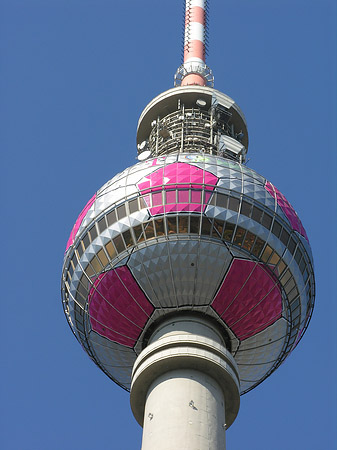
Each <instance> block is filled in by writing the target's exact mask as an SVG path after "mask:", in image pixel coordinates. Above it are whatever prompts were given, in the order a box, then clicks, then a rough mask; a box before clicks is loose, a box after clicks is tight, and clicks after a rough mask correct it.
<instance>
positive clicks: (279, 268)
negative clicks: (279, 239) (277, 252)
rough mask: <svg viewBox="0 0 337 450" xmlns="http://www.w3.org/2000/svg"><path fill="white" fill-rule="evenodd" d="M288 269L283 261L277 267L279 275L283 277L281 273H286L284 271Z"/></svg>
mask: <svg viewBox="0 0 337 450" xmlns="http://www.w3.org/2000/svg"><path fill="white" fill-rule="evenodd" d="M286 267H287V266H286V265H285V264H284V262H283V260H282V259H281V260H280V263H279V265H278V266H277V271H278V274H279V275H281V273H282V272H283V271H284V269H285V268H286Z"/></svg>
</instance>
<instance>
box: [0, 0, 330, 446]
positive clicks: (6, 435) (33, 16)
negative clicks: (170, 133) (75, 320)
mask: <svg viewBox="0 0 337 450" xmlns="http://www.w3.org/2000/svg"><path fill="white" fill-rule="evenodd" d="M336 9H337V8H336V2H335V0H283V1H280V0H274V1H271V0H235V1H234V0H212V1H211V10H210V25H211V27H210V46H209V58H208V64H209V65H210V66H211V67H212V69H213V71H214V74H215V87H216V88H217V89H219V90H221V91H223V92H225V93H226V94H228V95H229V96H231V97H232V98H234V99H235V100H236V101H237V103H238V104H239V105H240V107H241V108H242V110H243V111H244V113H245V115H246V118H247V121H248V129H249V136H250V147H249V152H248V156H249V157H250V161H249V163H248V165H249V166H250V167H252V168H253V169H255V170H257V171H258V172H259V173H261V174H262V175H264V176H265V177H267V178H268V179H269V180H271V181H272V182H273V183H274V184H275V185H276V186H277V187H278V188H279V189H280V190H281V191H282V192H283V193H284V194H285V195H286V197H287V198H288V199H289V201H290V202H291V203H292V204H293V205H294V207H295V209H296V210H297V212H298V214H299V216H300V218H301V219H302V222H303V224H304V226H305V228H306V230H307V232H308V235H309V238H310V241H311V245H312V249H313V254H314V259H315V268H316V278H317V297H316V307H315V311H314V315H313V318H312V321H311V324H310V326H309V329H308V331H307V333H306V334H305V336H304V338H303V340H302V341H301V343H300V344H299V346H298V347H297V349H296V350H295V351H294V353H293V354H292V355H291V356H290V358H288V360H287V361H286V362H285V364H283V366H281V367H280V368H279V369H278V370H277V371H276V373H274V374H273V375H272V376H271V377H270V378H269V379H268V380H266V381H265V382H264V383H263V384H262V385H261V386H259V387H258V388H256V389H255V390H254V391H252V392H250V393H248V394H247V395H245V396H243V397H242V399H241V400H242V403H241V410H240V413H239V416H238V418H237V420H236V422H235V424H234V425H233V426H232V427H231V428H230V429H229V431H228V432H227V441H228V444H227V448H228V450H243V449H246V448H249V449H250V450H293V449H296V450H297V449H301V450H330V449H335V448H336V431H335V429H336V423H337V418H336V409H337V408H336V404H337V396H336V316H337V314H336V281H335V280H336V232H335V228H336V219H337V217H336V216H337V215H336V168H337V167H336V131H335V129H336V28H337V27H336V16H337V12H336ZM181 27H182V0H170V1H158V0H143V1H142V2H141V1H139V0H130V1H117V0H0V30H1V31H0V61H1V70H0V145H1V153H2V161H3V162H2V171H1V185H2V186H1V193H2V199H3V206H2V220H1V226H2V228H3V232H2V236H3V238H4V240H3V244H2V248H3V249H4V251H2V258H1V274H2V283H1V287H2V289H1V291H2V292H1V294H2V295H1V328H0V332H1V349H2V358H1V359H2V364H1V366H2V369H1V372H0V378H1V380H2V381H1V415H2V418H1V420H0V428H1V430H0V434H1V438H0V439H1V441H0V447H1V448H2V449H4V450H70V449H76V450H77V449H81V450H89V449H90V450H92V449H95V450H96V449H99V450H105V449H114V450H136V449H140V442H141V428H140V427H139V426H138V424H136V422H135V420H134V419H133V417H132V414H131V412H130V409H129V394H128V393H127V392H125V391H123V390H121V389H120V388H118V387H117V386H116V385H114V384H113V382H111V381H110V380H109V379H108V378H107V377H106V376H105V375H104V374H103V373H101V372H100V371H99V369H98V368H96V366H95V365H94V364H93V363H92V362H91V361H90V360H89V358H88V357H87V355H86V354H85V352H84V351H83V350H82V349H81V347H80V346H79V344H78V343H77V341H76V340H75V338H74V337H73V336H72V333H71V331H70V329H69V327H68V325H67V323H66V320H65V318H64V315H63V311H62V307H61V300H60V277H61V268H62V261H63V252H64V249H65V245H66V242H67V239H68V235H69V233H70V230H71V228H72V225H73V223H74V221H75V220H76V217H77V215H78V213H79V212H80V210H81V209H82V207H83V206H84V205H85V203H86V202H87V200H88V199H89V198H91V196H92V195H93V193H94V192H95V191H96V190H97V189H98V188H100V187H101V186H102V185H103V184H104V183H105V182H106V181H107V180H108V179H110V178H112V176H113V175H115V174H116V173H117V172H120V171H121V170H123V169H124V168H125V167H127V166H130V165H132V164H134V163H135V162H136V159H135V156H136V146H135V135H136V126H137V120H138V117H139V114H140V112H141V111H142V109H143V108H144V107H145V106H146V104H147V103H148V102H149V101H150V100H151V99H152V98H153V97H154V96H156V95H157V94H159V93H160V92H162V91H164V90H166V89H169V88H171V87H172V86H173V75H174V72H175V70H176V68H177V67H178V65H179V64H180V54H181V36H182V33H181Z"/></svg>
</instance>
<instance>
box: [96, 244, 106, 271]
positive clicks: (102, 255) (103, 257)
mask: <svg viewBox="0 0 337 450" xmlns="http://www.w3.org/2000/svg"><path fill="white" fill-rule="evenodd" d="M97 257H98V259H99V260H100V261H101V263H102V266H103V267H105V266H106V265H107V264H108V262H109V261H108V258H107V257H106V254H105V253H104V250H103V249H102V248H101V250H100V251H99V252H98V253H97Z"/></svg>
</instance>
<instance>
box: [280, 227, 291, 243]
mask: <svg viewBox="0 0 337 450" xmlns="http://www.w3.org/2000/svg"><path fill="white" fill-rule="evenodd" d="M280 239H281V242H283V244H284V245H287V244H288V241H289V233H288V231H287V230H285V229H284V228H283V229H282V232H281V236H280Z"/></svg>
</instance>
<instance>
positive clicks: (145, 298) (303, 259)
mask: <svg viewBox="0 0 337 450" xmlns="http://www.w3.org/2000/svg"><path fill="white" fill-rule="evenodd" d="M314 290H315V284H314V276H313V268H312V257H311V251H310V246H309V243H308V239H307V236H306V233H305V230H304V228H303V226H302V224H301V222H300V220H299V218H298V216H297V214H296V213H295V211H294V209H293V208H292V206H291V205H290V204H289V202H288V201H287V200H286V199H285V197H284V196H283V195H282V194H281V193H280V192H279V191H278V190H277V189H276V188H275V187H274V186H273V185H272V184H271V183H270V182H268V181H267V180H266V179H265V178H263V177H262V176H260V175H258V174H257V173H256V172H254V171H253V170H251V169H248V168H247V167H245V166H243V165H240V164H239V163H236V162H233V161H229V160H226V159H224V158H221V157H215V156H210V155H207V156H205V155H202V154H199V153H188V154H183V153H182V154H173V155H172V154H171V155H169V156H167V157H161V158H154V159H150V160H147V161H145V162H142V163H139V164H136V165H134V166H132V167H130V168H128V169H126V170H125V171H124V172H122V173H121V174H118V175H116V176H115V177H114V178H113V179H112V180H110V181H109V182H108V183H106V184H105V185H104V186H103V187H102V188H101V189H100V190H99V191H98V192H97V193H96V194H95V195H94V196H93V197H92V198H91V199H90V201H89V202H88V204H87V205H86V207H85V208H84V209H83V211H82V213H81V214H80V215H79V218H78V219H77V221H76V223H75V225H74V228H73V230H72V232H71V235H70V238H69V241H68V244H67V250H66V254H65V261H64V268H63V276H62V295H63V305H64V309H65V313H66V316H67V318H68V321H69V323H70V325H71V327H72V329H73V332H74V334H75V335H76V337H77V339H78V340H79V341H80V342H81V344H82V346H83V347H84V349H85V350H86V351H87V353H88V354H89V356H90V357H91V358H92V359H93V361H94V362H95V363H96V364H97V365H98V366H99V367H100V368H101V369H102V370H103V371H104V372H105V373H106V374H107V375H108V376H109V377H110V378H112V379H113V380H114V381H115V382H117V383H118V384H119V385H121V386H122V387H124V388H125V389H129V388H130V378H131V370H132V366H133V363H134V361H135V359H136V357H137V355H138V354H139V353H140V352H141V350H142V349H143V347H144V345H145V341H146V335H147V332H148V330H149V328H150V327H152V326H153V324H154V323H155V322H156V321H158V320H160V319H162V318H163V317H164V316H165V315H167V314H168V313H173V312H177V311H184V310H187V311H195V312H199V313H202V314H206V315H208V316H210V317H212V318H213V319H214V320H216V321H217V322H218V324H219V325H221V327H222V329H223V331H224V334H226V336H227V337H228V338H229V340H230V345H229V346H230V351H231V353H232V355H233V356H234V358H235V360H236V363H237V364H238V368H239V372H240V383H241V393H245V392H247V391H248V390H250V389H252V388H253V387H255V386H256V385H257V384H259V383H260V382H261V381H263V380H264V379H265V378H266V377H267V376H268V375H269V374H270V373H272V372H273V371H274V370H275V369H276V368H277V367H278V365H279V364H280V363H281V362H282V361H283V360H284V359H285V358H286V357H287V355H288V354H289V353H290V352H291V351H292V350H293V348H294V347H295V346H296V345H297V343H298V341H299V339H300V338H301V336H302V335H303V332H304V331H305V329H306V327H307V325H308V321H309V319H310V317H311V312H312V307H313V302H314Z"/></svg>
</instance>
